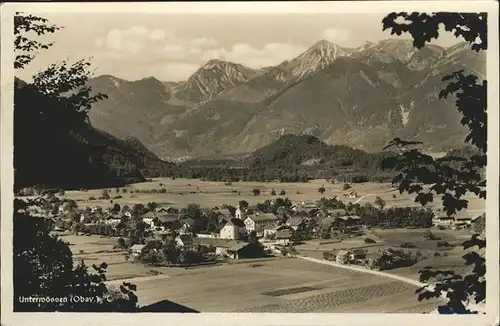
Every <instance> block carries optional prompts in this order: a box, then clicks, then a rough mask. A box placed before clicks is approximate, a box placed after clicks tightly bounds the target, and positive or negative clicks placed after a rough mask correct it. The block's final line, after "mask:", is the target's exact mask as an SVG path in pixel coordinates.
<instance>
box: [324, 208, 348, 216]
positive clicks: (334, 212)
mask: <svg viewBox="0 0 500 326" xmlns="http://www.w3.org/2000/svg"><path fill="white" fill-rule="evenodd" d="M327 213H328V214H331V215H337V214H340V215H345V214H347V211H346V210H345V209H343V208H334V209H329V210H327Z"/></svg>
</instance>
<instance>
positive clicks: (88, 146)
mask: <svg viewBox="0 0 500 326" xmlns="http://www.w3.org/2000/svg"><path fill="white" fill-rule="evenodd" d="M75 101H76V100H75V98H72V96H58V95H55V94H53V93H52V92H47V91H46V90H43V91H42V90H41V88H40V87H39V86H38V85H36V84H35V83H33V84H27V83H25V82H23V81H21V80H19V79H16V81H15V91H14V105H15V109H14V144H15V146H14V169H15V188H16V189H20V188H23V187H27V186H33V185H38V186H41V187H44V188H54V187H60V188H66V189H74V188H93V187H111V186H119V185H124V184H126V183H130V182H138V181H144V180H145V177H154V176H160V175H168V174H169V171H171V167H172V166H173V164H169V163H166V162H163V161H161V160H160V159H158V157H156V155H154V154H153V153H151V152H150V151H149V150H147V149H146V147H144V146H143V145H142V144H141V143H140V142H139V141H138V140H136V139H117V138H115V137H113V136H111V135H109V134H107V133H105V132H102V131H99V130H96V129H95V128H93V127H92V126H91V125H90V123H88V121H87V120H86V119H85V117H84V115H83V113H82V111H79V110H71V109H69V107H70V106H71V107H72V106H75V105H78V103H76V104H75Z"/></svg>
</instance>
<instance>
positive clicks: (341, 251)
mask: <svg viewBox="0 0 500 326" xmlns="http://www.w3.org/2000/svg"><path fill="white" fill-rule="evenodd" d="M349 254H350V252H349V251H348V250H339V251H338V252H337V253H336V255H337V256H343V255H349Z"/></svg>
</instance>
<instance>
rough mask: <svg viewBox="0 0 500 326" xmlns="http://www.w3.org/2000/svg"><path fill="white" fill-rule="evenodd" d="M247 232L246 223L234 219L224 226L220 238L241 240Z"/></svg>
mask: <svg viewBox="0 0 500 326" xmlns="http://www.w3.org/2000/svg"><path fill="white" fill-rule="evenodd" d="M245 230H246V228H245V223H243V221H242V220H240V219H237V218H233V219H231V220H229V221H228V222H227V223H226V225H224V227H223V228H222V230H220V236H219V237H220V238H221V239H233V240H234V239H239V237H240V236H241V235H242V234H243V233H244V232H245Z"/></svg>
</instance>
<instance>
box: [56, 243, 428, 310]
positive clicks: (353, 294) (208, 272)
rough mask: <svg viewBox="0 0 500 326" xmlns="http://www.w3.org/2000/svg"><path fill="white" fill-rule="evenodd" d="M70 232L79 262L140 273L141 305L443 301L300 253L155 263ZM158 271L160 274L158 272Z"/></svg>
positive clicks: (126, 274)
mask: <svg viewBox="0 0 500 326" xmlns="http://www.w3.org/2000/svg"><path fill="white" fill-rule="evenodd" d="M62 239H64V240H65V241H67V242H69V243H70V245H71V249H72V251H73V252H74V254H75V261H79V260H84V261H85V262H86V263H87V264H88V265H91V264H100V263H101V262H103V261H105V262H106V263H108V269H107V271H108V272H107V276H108V278H107V280H108V281H111V282H109V283H110V285H111V286H117V285H118V284H120V283H121V280H125V279H129V280H130V279H132V280H130V281H132V283H134V284H136V285H137V287H138V290H137V295H138V296H139V300H140V301H139V304H140V305H147V304H151V303H155V302H158V301H161V300H165V299H167V300H170V301H174V302H176V303H179V304H182V305H185V306H188V307H190V308H193V309H196V310H199V311H202V312H349V311H352V312H354V310H355V307H357V309H356V312H408V311H411V312H428V311H431V310H433V309H435V306H436V304H437V303H436V302H431V303H429V302H423V303H422V302H418V301H417V300H416V297H415V295H414V291H415V287H413V286H410V285H408V284H405V283H402V282H395V281H394V280H391V279H386V278H384V277H380V276H375V275H369V274H363V273H359V272H354V271H348V270H343V269H339V268H335V267H332V266H325V265H320V264H316V263H311V262H308V261H304V260H299V259H292V258H283V259H277V260H269V261H259V262H258V263H254V262H243V263H238V264H230V265H222V266H220V265H218V266H211V267H203V268H196V269H183V268H167V267H155V268H150V267H145V266H143V265H140V264H134V263H131V262H127V261H125V258H124V256H123V253H121V252H113V246H114V244H115V243H116V239H113V238H103V237H100V236H90V237H87V236H74V235H71V236H63V237H62ZM82 250H83V252H82ZM152 270H154V271H155V272H156V273H158V274H159V275H158V276H152V273H151V271H152ZM394 302H397V303H394Z"/></svg>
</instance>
